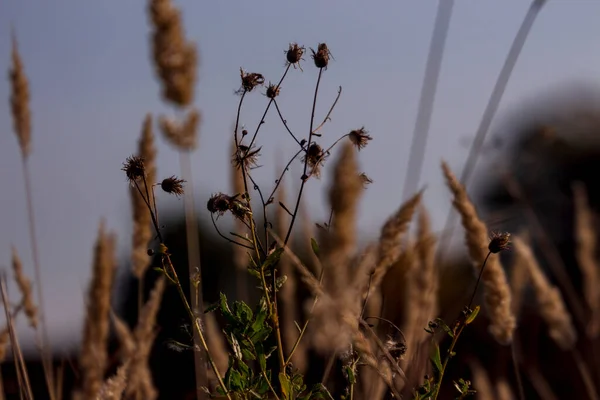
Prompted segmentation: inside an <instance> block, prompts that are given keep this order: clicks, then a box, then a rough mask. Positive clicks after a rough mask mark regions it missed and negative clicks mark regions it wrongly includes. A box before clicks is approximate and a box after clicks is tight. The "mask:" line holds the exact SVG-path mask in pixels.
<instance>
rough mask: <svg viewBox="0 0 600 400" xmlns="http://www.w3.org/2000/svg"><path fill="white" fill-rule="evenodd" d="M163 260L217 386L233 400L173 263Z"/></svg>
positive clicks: (167, 255)
mask: <svg viewBox="0 0 600 400" xmlns="http://www.w3.org/2000/svg"><path fill="white" fill-rule="evenodd" d="M163 245H164V244H163ZM164 259H166V261H167V265H168V267H169V270H170V272H171V274H172V275H173V280H174V281H175V287H176V288H177V292H178V293H179V297H180V298H181V301H182V302H183V305H184V307H185V310H186V312H187V313H188V316H189V318H190V320H191V321H192V324H193V326H194V328H195V330H196V333H197V334H198V337H199V339H200V343H201V344H202V348H203V349H204V351H205V352H206V358H208V362H209V363H210V366H211V367H212V369H213V371H214V373H215V376H216V377H217V380H218V381H219V385H221V388H223V391H224V392H225V395H226V396H227V398H228V399H229V400H233V399H232V397H231V395H230V394H229V391H228V390H227V387H226V386H225V382H223V378H221V374H220V372H219V369H218V368H217V365H216V364H215V362H214V360H213V358H212V357H211V355H210V351H209V350H208V344H207V343H206V339H205V338H204V334H203V333H202V328H201V327H200V323H199V322H198V319H197V318H196V316H195V315H194V311H193V310H192V308H191V307H190V304H189V303H188V301H187V298H186V297H185V292H184V291H183V287H182V286H181V282H180V281H179V276H178V275H177V272H176V271H175V267H174V266H173V263H172V262H171V257H170V256H169V254H164Z"/></svg>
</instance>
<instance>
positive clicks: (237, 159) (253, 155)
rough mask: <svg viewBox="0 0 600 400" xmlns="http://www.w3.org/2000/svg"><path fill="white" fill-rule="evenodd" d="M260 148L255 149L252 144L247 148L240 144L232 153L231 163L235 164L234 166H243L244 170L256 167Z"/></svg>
mask: <svg viewBox="0 0 600 400" xmlns="http://www.w3.org/2000/svg"><path fill="white" fill-rule="evenodd" d="M260 149H262V147H259V148H258V149H255V148H254V146H252V148H248V146H244V145H243V144H240V145H239V146H238V147H237V149H236V151H235V153H234V154H233V159H232V163H233V165H235V166H236V168H238V169H239V168H242V167H243V168H244V169H245V170H248V169H252V168H256V167H257V166H258V165H257V162H258V157H259V156H260Z"/></svg>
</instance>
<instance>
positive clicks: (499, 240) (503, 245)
mask: <svg viewBox="0 0 600 400" xmlns="http://www.w3.org/2000/svg"><path fill="white" fill-rule="evenodd" d="M509 244H510V233H502V232H493V233H492V236H491V237H490V244H489V245H488V250H489V251H491V252H492V253H494V254H496V253H500V252H501V251H502V250H506V249H508V248H509V247H508V246H509Z"/></svg>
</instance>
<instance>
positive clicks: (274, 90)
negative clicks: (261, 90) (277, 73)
mask: <svg viewBox="0 0 600 400" xmlns="http://www.w3.org/2000/svg"><path fill="white" fill-rule="evenodd" d="M279 90H280V87H279V86H278V85H273V84H272V83H271V82H269V86H267V97H268V98H270V99H274V98H275V97H277V96H279Z"/></svg>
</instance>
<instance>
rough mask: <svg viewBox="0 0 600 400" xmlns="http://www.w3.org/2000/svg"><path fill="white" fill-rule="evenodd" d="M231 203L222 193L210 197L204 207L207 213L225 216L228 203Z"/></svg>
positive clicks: (229, 198)
mask: <svg viewBox="0 0 600 400" xmlns="http://www.w3.org/2000/svg"><path fill="white" fill-rule="evenodd" d="M230 201H231V197H229V196H227V195H226V194H223V193H217V194H215V195H212V196H211V198H210V199H208V203H207V204H206V207H207V208H208V211H210V212H211V213H212V214H214V213H217V214H218V215H219V216H221V215H223V214H225V212H226V211H227V210H229V203H230Z"/></svg>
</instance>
